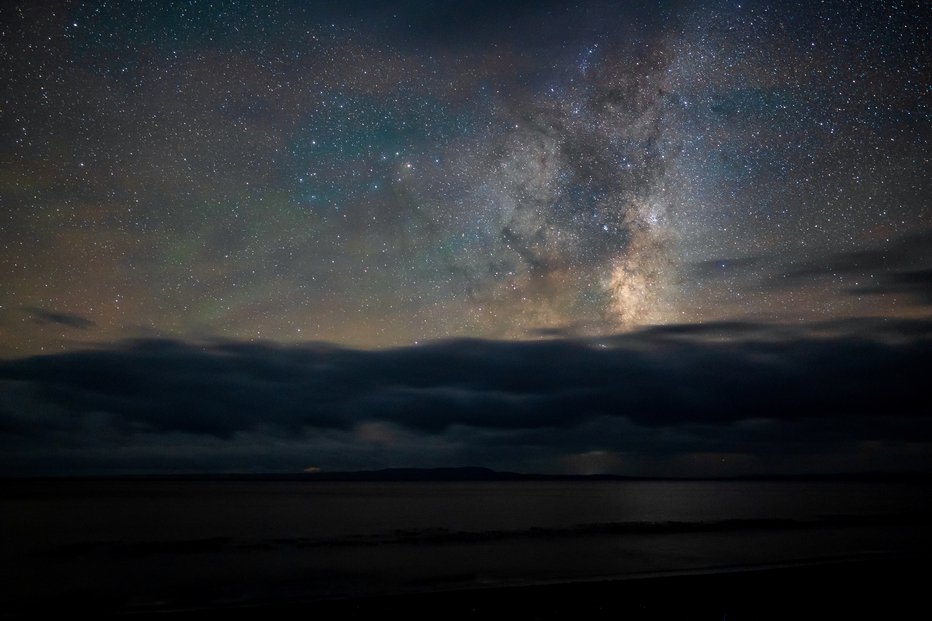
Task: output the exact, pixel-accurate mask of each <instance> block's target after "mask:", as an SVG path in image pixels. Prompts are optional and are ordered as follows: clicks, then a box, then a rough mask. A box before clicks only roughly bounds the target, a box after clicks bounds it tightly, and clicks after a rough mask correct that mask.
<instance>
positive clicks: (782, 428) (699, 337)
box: [0, 321, 932, 469]
mask: <svg viewBox="0 0 932 621" xmlns="http://www.w3.org/2000/svg"><path fill="white" fill-rule="evenodd" d="M930 344H932V322H911V321H899V322H870V321H864V322H845V323H837V324H821V325H815V326H813V327H811V328H807V329H800V328H791V327H787V326H767V325H757V324H747V323H720V324H712V325H710V326H704V327H700V326H688V327H687V326H671V327H665V328H655V329H652V330H646V331H643V332H638V333H631V334H625V335H618V336H614V337H610V338H602V339H572V338H557V339H550V340H543V341H527V342H514V341H486V340H456V341H446V342H437V343H432V344H427V345H422V346H414V347H404V348H396V349H387V350H375V351H369V350H355V349H348V348H343V347H337V346H333V345H328V344H320V343H315V344H303V345H294V346H282V345H274V344H269V343H240V342H216V343H202V344H198V343H188V342H182V341H172V340H142V341H131V342H126V343H122V344H119V345H116V346H111V347H101V348H99V349H93V350H87V351H75V352H69V353H60V354H53V355H46V356H36V357H31V358H23V359H17V360H6V361H2V362H0V386H2V387H3V388H4V391H3V392H5V393H6V397H5V398H4V399H3V400H2V401H0V445H2V446H11V447H12V446H21V443H22V442H23V441H24V439H27V440H29V442H32V443H33V445H34V446H45V447H46V448H54V447H55V446H56V445H57V444H59V443H61V442H66V443H72V444H73V445H74V447H73V448H74V450H75V451H78V452H80V451H81V450H82V446H84V447H85V448H87V447H92V448H94V447H96V448H95V449H94V450H99V449H100V445H101V444H102V443H103V444H106V443H110V444H111V445H112V446H116V447H126V446H137V445H142V446H143V447H144V448H147V450H153V445H158V444H159V443H161V444H162V445H163V448H164V450H165V455H163V457H164V458H165V459H166V460H167V461H170V460H171V457H170V456H169V453H171V447H172V444H173V443H177V442H179V440H178V438H185V442H186V443H188V444H190V443H191V442H192V439H195V440H196V441H195V442H194V443H195V444H197V443H201V444H205V443H206V444H207V445H209V446H211V447H213V448H212V449H211V450H217V447H223V446H239V445H240V443H241V442H242V441H243V440H242V439H243V438H244V437H255V436H261V437H265V438H266V439H268V438H272V437H275V438H289V439H290V440H291V441H292V442H298V443H299V444H300V439H301V438H305V439H307V442H308V446H315V447H317V448H316V449H315V450H316V453H315V455H316V454H319V453H320V452H321V451H322V450H329V451H330V453H331V454H337V453H339V452H340V451H337V450H336V449H333V446H334V445H340V446H342V447H343V449H341V450H342V451H343V453H344V454H351V453H352V452H353V451H356V452H359V454H360V456H362V455H363V453H365V455H366V457H365V459H367V460H370V461H367V462H366V465H367V466H369V465H372V463H371V460H373V459H374V456H376V455H378V454H382V455H393V456H394V459H401V458H402V457H404V458H405V459H409V460H412V461H413V462H414V463H415V465H420V463H422V462H418V461H417V460H418V459H419V458H418V456H417V455H418V454H419V453H420V454H422V455H428V454H430V451H432V450H436V451H437V458H438V459H441V457H440V456H441V455H442V454H443V455H446V458H447V459H451V458H452V456H453V455H454V453H455V454H456V455H459V456H460V458H462V457H463V456H472V457H473V458H475V459H479V460H483V459H485V460H486V461H489V460H492V461H495V462H496V463H502V462H503V460H504V461H507V457H508V454H509V452H510V453H511V457H515V456H518V455H523V456H534V458H535V459H541V458H543V457H547V456H548V455H549V456H551V457H553V458H554V459H557V458H558V457H559V456H560V455H566V454H583V453H587V452H591V451H598V450H605V449H606V448H612V449H617V450H622V449H623V450H639V451H641V452H654V453H657V452H664V451H670V450H675V451H689V450H695V449H697V448H699V447H706V448H708V447H715V448H716V449H717V450H724V449H723V443H724V445H727V446H726V448H728V449H731V450H735V449H737V448H740V447H741V446H742V443H747V444H748V446H746V447H745V448H746V449H748V450H751V451H752V452H754V451H757V452H760V453H766V452H767V451H766V450H764V449H763V448H761V446H758V444H759V442H758V443H757V444H755V442H756V441H755V440H754V438H755V437H758V439H759V436H760V434H761V433H763V432H762V431H761V429H765V430H769V431H767V433H766V434H764V435H766V436H767V437H769V438H770V439H771V440H772V439H773V438H774V437H776V436H780V435H781V434H784V435H785V434H787V433H789V432H788V431H787V430H788V429H790V428H792V429H796V430H799V429H801V428H802V427H805V428H807V429H818V430H820V431H819V433H817V434H814V435H813V436H811V437H808V438H804V439H799V438H798V437H797V440H798V441H799V442H801V443H802V445H804V446H809V447H810V448H811V447H812V446H814V445H815V444H814V443H817V441H819V442H821V441H825V442H829V441H831V442H838V441H843V442H853V441H855V440H858V441H863V440H878V439H882V440H896V441H904V440H906V439H913V440H921V439H923V438H925V440H924V441H930V440H932V424H930V411H932V409H930V407H929V406H930V400H929V396H928V392H927V390H926V388H925V382H926V374H925V370H926V369H928V368H932V347H930ZM755 421H757V422H756V423H755ZM761 421H770V423H767V424H764V425H763V427H760V426H759V425H761V424H762V423H761ZM748 425H750V426H748ZM755 425H758V427H755ZM767 425H770V426H769V427H768V426H767ZM715 429H717V430H718V431H710V430H715ZM736 430H738V431H736ZM768 434H769V435H768ZM774 434H776V435H774ZM82 438H83V439H82ZM173 438H174V439H173ZM198 438H200V439H199V440H197V439H198ZM726 439H727V441H726ZM276 442H279V443H280V441H278V440H276ZM82 443H83V444H82ZM321 443H323V444H321ZM807 443H808V444H807ZM274 444H275V442H270V444H269V447H266V448H267V450H268V451H269V452H270V454H272V453H274V446H273V445H274ZM765 444H766V443H765ZM328 446H329V447H330V448H327V447H328ZM414 446H420V449H419V451H414V450H412V447H414ZM322 447H323V448H322ZM241 448H242V447H241ZM331 449H333V450H331ZM244 450H245V449H244ZM289 451H291V453H290V454H294V456H295V459H298V453H299V452H300V451H299V448H297V447H295V446H291V447H290V448H289ZM444 451H446V453H444ZM450 451H454V452H453V453H451V452H450ZM771 452H772V451H771ZM315 455H303V456H300V459H301V461H302V462H303V464H304V465H306V463H307V460H308V459H314V461H317V462H318V463H321V460H320V459H317V457H315ZM176 457H177V455H176ZM188 457H189V458H191V457H197V451H194V453H192V454H191V455H188ZM361 458H362V457H361ZM11 459H12V458H9V456H8V459H7V461H5V462H4V463H3V464H0V467H4V464H6V467H11V465H10V464H11V463H13V462H11V461H10V460H11ZM30 459H33V458H32V457H30ZM421 459H422V460H423V458H421ZM559 459H563V460H564V462H565V463H569V462H566V459H565V457H559ZM14 461H15V460H14ZM412 461H409V462H408V464H407V465H411V463H412ZM570 461H572V460H570ZM609 461H611V462H612V463H621V461H620V460H614V458H613V460H609ZM350 462H352V460H350ZM275 463H278V462H275ZM356 463H361V462H356ZM375 463H376V465H378V461H377V459H376V462H375ZM587 463H588V462H587ZM304 465H302V466H301V467H304ZM402 465H404V464H402ZM439 465H444V464H442V463H441V464H439ZM446 465H449V464H446ZM492 465H495V464H492ZM299 469H300V468H299Z"/></svg>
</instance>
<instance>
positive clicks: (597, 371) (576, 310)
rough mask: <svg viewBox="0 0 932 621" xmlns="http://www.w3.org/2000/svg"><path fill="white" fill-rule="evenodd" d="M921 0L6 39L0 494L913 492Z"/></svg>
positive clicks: (303, 10) (138, 14) (146, 6)
mask: <svg viewBox="0 0 932 621" xmlns="http://www.w3.org/2000/svg"><path fill="white" fill-rule="evenodd" d="M930 13H932V8H930V5H929V4H928V3H926V2H898V1H889V2H833V1H827V2H798V3H794V2H757V1H744V0H739V1H730V2H608V1H605V2H557V1H550V2H547V1H543V0H541V1H514V2H492V1H484V0H458V1H457V0H450V1H438V2H429V3H428V2H417V1H413V0H411V1H407V2H396V3H388V2H375V1H372V2H352V1H344V2H263V3H252V2H206V1H203V2H202V1H198V0H191V1H189V2H175V3H151V2H80V3H78V2H66V3H52V2H35V3H4V5H3V7H2V9H0V86H2V88H0V97H2V99H0V473H6V474H16V473H39V474H61V473H66V474H67V473H72V472H78V473H115V472H178V471H184V472H190V471H298V472H299V471H301V470H302V469H303V468H305V467H309V466H314V467H320V468H323V469H325V470H338V469H358V468H379V467H387V466H449V465H485V466H491V467H498V468H509V469H517V470H525V471H542V472H618V473H622V474H638V475H642V474H661V475H671V474H675V475H697V476H698V475H708V474H749V473H750V474H753V473H772V472H784V473H802V472H807V473H808V472H852V471H868V470H872V471H875V470H884V471H887V470H895V471H904V470H929V469H932V417H930V414H929V412H932V399H930V397H929V395H928V391H927V390H924V388H923V387H924V386H925V385H926V384H927V380H926V378H925V374H924V373H923V372H922V370H923V369H924V368H925V369H928V368H932V201H930V198H929V197H930V196H932V193H930V192H932V184H930V181H929V177H930V171H932V167H930V162H929V147H928V143H929V139H930V136H932V132H930V104H932V91H930V75H932V71H930V51H932V50H930V45H929V41H930V40H932V36H930V35H932V33H930V28H929V24H930V23H932V15H930Z"/></svg>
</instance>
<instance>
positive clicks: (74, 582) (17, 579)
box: [0, 479, 932, 611]
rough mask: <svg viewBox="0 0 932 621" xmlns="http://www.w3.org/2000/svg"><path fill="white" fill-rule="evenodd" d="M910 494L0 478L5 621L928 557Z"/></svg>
mask: <svg viewBox="0 0 932 621" xmlns="http://www.w3.org/2000/svg"><path fill="white" fill-rule="evenodd" d="M930 492H932V485H930V484H929V483H928V482H918V481H912V482H908V481H899V482H891V481H875V482H864V481H557V482H553V481H505V482H429V483H428V482H380V483H365V482H320V481H317V482H314V481H255V480H250V481H240V480H220V481H211V480H133V479H114V480H28V481H27V480H18V481H17V480H8V481H4V482H0V543H2V545H0V572H2V581H0V584H2V587H0V589H2V591H0V608H2V609H3V610H22V609H30V608H31V607H33V606H35V605H36V604H37V603H40V604H41V603H43V602H54V601H59V602H75V603H76V605H77V604H90V605H93V606H98V607H101V608H107V609H114V610H120V611H134V610H140V611H146V610H173V609H186V608H198V607H213V606H238V605H243V604H255V603H262V602H269V601H275V602H280V601H288V600H296V601H314V600H319V599H329V598H342V597H350V598H352V597H359V596H368V595H381V594H394V593H408V592H421V591H438V590H441V591H442V590H454V589H471V588H477V587H496V586H511V585H525V584H547V583H564V582H572V581H591V580H606V579H623V578H630V577H642V576H663V575H679V574H689V573H709V572H725V571H735V570H748V569H755V568H771V567H785V566H794V565H811V564H818V563H835V562H840V561H845V560H852V559H870V558H897V557H901V556H916V555H922V556H928V553H929V551H930V549H932V533H930V531H932V527H930V524H932V521H930V517H932V493H930Z"/></svg>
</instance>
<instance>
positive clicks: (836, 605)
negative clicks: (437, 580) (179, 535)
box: [14, 558, 929, 621]
mask: <svg viewBox="0 0 932 621" xmlns="http://www.w3.org/2000/svg"><path fill="white" fill-rule="evenodd" d="M927 575H928V574H927V564H926V562H925V559H919V558H900V559H874V560H867V561H865V560H858V561H847V562H835V563H824V564H819V565H811V566H802V567H799V566H798V567H785V568H776V569H761V570H744V571H729V572H722V573H715V574H702V575H680V576H663V577H645V578H633V579H626V580H617V581H597V582H577V583H564V584H549V585H537V586H520V587H499V588H488V589H471V590H461V591H446V592H434V593H412V594H405V595H391V596H378V597H364V598H357V599H340V600H326V601H315V602H271V601H270V602H259V603H256V604H254V605H250V606H240V607H236V608H210V609H191V610H176V611H165V610H161V611H158V612H150V613H146V612H142V611H137V612H134V613H132V614H123V615H107V611H106V610H105V609H100V608H98V609H93V608H92V609H91V610H87V612H90V613H92V614H94V616H95V617H96V618H102V617H106V616H111V617H116V616H119V617H121V618H127V617H132V618H137V619H166V620H172V621H174V620H181V619H201V620H203V619H223V620H225V621H226V620H236V619H253V618H285V619H299V618H301V619H307V618H316V619H374V618H386V615H391V616H389V617H388V618H394V615H396V614H397V615H398V618H402V619H481V618H485V617H491V616H498V615H500V614H505V615H508V616H510V617H513V618H521V619H717V620H725V619H727V620H735V619H871V618H873V619H890V618H927V617H926V616H925V615H926V614H927V613H928V610H929V604H928V597H927V595H928V594H927V593H926V589H927V587H928V584H927ZM47 604H50V603H48V602H47ZM84 604H85V605H89V604H90V603H89V602H85V603H84ZM43 608H44V610H43ZM53 608H54V609H57V610H54V609H53ZM79 608H80V607H79ZM66 611H67V612H68V613H70V614H74V613H75V612H79V611H80V610H76V609H75V608H74V607H73V606H71V605H70V604H69V603H68V602H58V603H56V604H52V605H51V606H40V607H39V608H37V609H35V610H32V611H29V613H27V614H26V615H23V616H32V614H34V613H38V612H44V613H56V612H57V613H65V612H66ZM20 612H21V613H22V612H24V611H20ZM80 612H83V611H80ZM14 616H20V615H19V614H14Z"/></svg>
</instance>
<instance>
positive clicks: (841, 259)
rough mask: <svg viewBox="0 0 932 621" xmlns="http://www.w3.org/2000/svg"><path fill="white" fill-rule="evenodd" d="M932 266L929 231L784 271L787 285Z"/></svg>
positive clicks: (806, 263) (812, 261) (931, 246)
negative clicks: (831, 277)
mask: <svg viewBox="0 0 932 621" xmlns="http://www.w3.org/2000/svg"><path fill="white" fill-rule="evenodd" d="M930 263H932V229H927V230H924V231H919V232H916V233H910V234H907V235H903V236H901V237H898V238H896V239H894V240H893V241H892V242H888V243H886V244H882V245H878V246H875V247H871V248H865V249H860V250H853V251H850V252H840V253H836V254H832V255H827V256H823V257H820V258H817V259H813V260H810V261H807V262H805V263H800V264H797V265H795V266H794V267H793V268H792V269H790V270H788V271H786V273H785V274H784V278H785V279H787V281H788V282H798V281H801V280H811V279H812V278H817V277H823V276H844V275H855V276H857V275H870V274H876V273H878V272H886V271H888V270H896V269H915V268H916V267H917V266H920V265H922V266H925V265H928V264H930Z"/></svg>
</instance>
